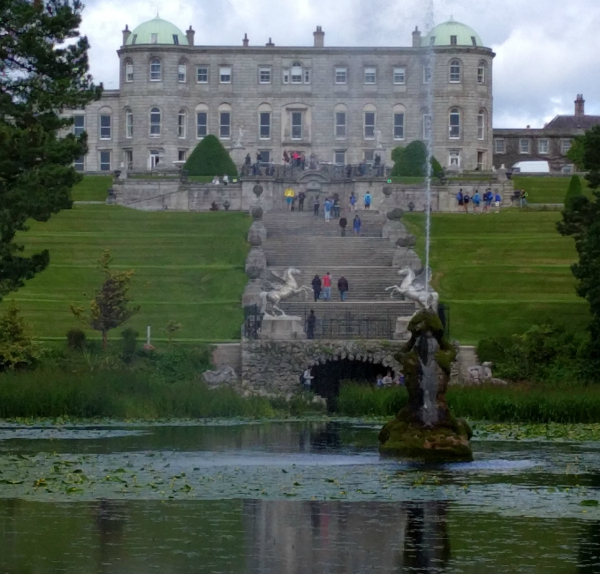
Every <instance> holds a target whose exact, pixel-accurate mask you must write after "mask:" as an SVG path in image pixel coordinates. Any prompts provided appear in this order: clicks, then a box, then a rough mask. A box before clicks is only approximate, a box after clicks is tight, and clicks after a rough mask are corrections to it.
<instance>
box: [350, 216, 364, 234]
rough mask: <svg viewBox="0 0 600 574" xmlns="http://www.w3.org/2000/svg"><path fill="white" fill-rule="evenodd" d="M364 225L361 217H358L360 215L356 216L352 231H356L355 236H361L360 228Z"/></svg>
mask: <svg viewBox="0 0 600 574" xmlns="http://www.w3.org/2000/svg"><path fill="white" fill-rule="evenodd" d="M361 225H362V221H361V220H360V217H358V213H357V214H356V215H355V216H354V221H353V222H352V229H354V234H355V235H360V226H361Z"/></svg>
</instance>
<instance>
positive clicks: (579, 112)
mask: <svg viewBox="0 0 600 574" xmlns="http://www.w3.org/2000/svg"><path fill="white" fill-rule="evenodd" d="M575 115H576V116H585V100H584V99H583V94H577V99H576V100H575Z"/></svg>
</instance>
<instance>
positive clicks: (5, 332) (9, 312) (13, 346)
mask: <svg viewBox="0 0 600 574" xmlns="http://www.w3.org/2000/svg"><path fill="white" fill-rule="evenodd" d="M39 356H40V351H39V349H38V347H37V345H36V344H35V343H34V342H33V341H32V340H31V337H30V336H29V334H28V329H27V325H26V323H25V319H23V317H22V316H21V311H20V309H19V308H18V307H17V305H16V304H15V302H14V301H12V302H11V303H10V305H9V306H8V309H6V312H5V313H4V314H3V315H0V370H6V369H9V370H14V369H22V368H26V367H32V366H34V365H35V364H36V363H37V361H38V359H39Z"/></svg>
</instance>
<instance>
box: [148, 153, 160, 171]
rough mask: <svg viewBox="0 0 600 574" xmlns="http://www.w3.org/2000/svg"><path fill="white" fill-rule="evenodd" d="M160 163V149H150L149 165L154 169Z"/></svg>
mask: <svg viewBox="0 0 600 574" xmlns="http://www.w3.org/2000/svg"><path fill="white" fill-rule="evenodd" d="M159 163H160V151H158V150H156V149H152V150H150V167H151V169H154V168H155V167H156V166H157V165H158V164H159Z"/></svg>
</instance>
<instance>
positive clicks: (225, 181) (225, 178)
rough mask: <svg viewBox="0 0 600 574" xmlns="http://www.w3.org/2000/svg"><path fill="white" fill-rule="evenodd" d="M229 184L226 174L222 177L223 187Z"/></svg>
mask: <svg viewBox="0 0 600 574" xmlns="http://www.w3.org/2000/svg"><path fill="white" fill-rule="evenodd" d="M228 184H229V176H228V175H227V174H225V175H224V176H223V185H228Z"/></svg>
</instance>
